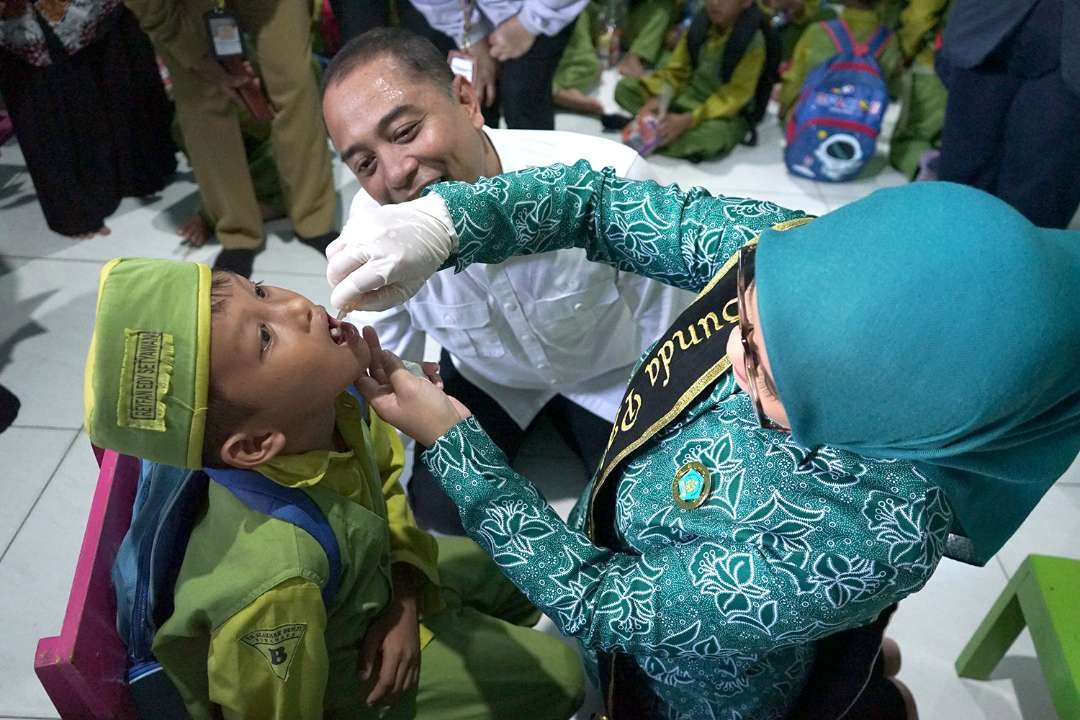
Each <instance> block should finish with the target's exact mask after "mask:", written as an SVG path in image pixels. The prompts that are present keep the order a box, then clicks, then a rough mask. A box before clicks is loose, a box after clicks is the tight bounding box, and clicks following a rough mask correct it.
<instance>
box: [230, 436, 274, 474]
mask: <svg viewBox="0 0 1080 720" xmlns="http://www.w3.org/2000/svg"><path fill="white" fill-rule="evenodd" d="M284 448H285V434H284V433H281V432H277V431H271V432H264V433H251V432H238V433H234V434H232V435H230V436H229V439H228V440H226V441H225V442H224V444H222V446H221V461H222V462H223V463H225V464H226V465H228V466H229V467H234V468H240V469H241V470H251V469H253V468H255V467H258V466H259V465H262V464H263V463H265V462H269V461H270V460H271V459H273V458H274V457H276V456H277V454H278V453H280V452H281V451H282V450H283V449H284Z"/></svg>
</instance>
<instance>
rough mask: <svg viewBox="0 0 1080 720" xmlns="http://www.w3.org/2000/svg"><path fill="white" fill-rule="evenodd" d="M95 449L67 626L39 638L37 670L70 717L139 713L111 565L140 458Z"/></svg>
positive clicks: (116, 719) (120, 719)
mask: <svg viewBox="0 0 1080 720" xmlns="http://www.w3.org/2000/svg"><path fill="white" fill-rule="evenodd" d="M95 454H96V455H97V457H98V464H99V465H100V468H101V469H100V472H99V473H98V481H97V489H96V490H95V491H94V500H93V503H92V504H91V506H90V517H89V519H88V520H87V523H86V532H85V533H84V534H83V542H82V549H81V550H80V551H79V560H78V563H77V564H76V566H75V579H74V580H73V581H72V583H71V594H70V595H69V596H68V604H67V611H66V612H65V614H64V625H63V627H62V629H61V630H60V634H59V635H57V636H56V637H47V638H41V639H40V640H39V641H38V646H37V654H36V656H35V658H34V671H35V672H36V673H37V676H38V680H40V681H41V684H42V686H44V688H45V692H47V693H48V694H49V698H50V699H51V700H52V702H53V705H55V706H56V709H57V710H58V711H59V713H60V717H62V718H65V720H66V719H67V718H78V719H79V720H97V719H98V718H100V719H101V720H105V719H106V718H108V719H109V720H129V719H130V720H134V719H135V718H136V714H135V708H134V706H133V705H132V704H131V699H130V697H129V696H128V690H127V684H126V682H125V674H126V670H127V660H126V654H127V651H126V649H125V648H124V644H123V642H121V640H120V636H119V634H117V631H116V596H115V593H114V592H113V587H112V579H111V572H112V565H113V560H114V559H115V558H116V553H117V551H118V550H119V548H120V542H121V541H122V540H123V539H124V534H125V533H126V532H127V529H128V526H129V525H130V524H131V508H132V505H133V503H134V501H135V489H136V486H137V485H138V481H139V461H138V460H137V459H136V458H133V457H128V456H126V455H117V454H116V453H115V452H113V451H111V450H106V451H104V452H102V451H100V450H98V449H97V448H95Z"/></svg>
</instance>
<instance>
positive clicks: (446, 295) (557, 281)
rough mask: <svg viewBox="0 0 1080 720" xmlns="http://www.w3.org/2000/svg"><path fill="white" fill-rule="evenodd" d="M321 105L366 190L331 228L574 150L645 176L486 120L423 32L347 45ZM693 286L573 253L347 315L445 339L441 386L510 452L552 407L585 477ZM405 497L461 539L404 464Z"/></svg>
mask: <svg viewBox="0 0 1080 720" xmlns="http://www.w3.org/2000/svg"><path fill="white" fill-rule="evenodd" d="M323 115H324V117H325V119H326V126H327V128H328V130H329V132H330V137H331V139H332V140H333V142H334V145H335V147H336V148H337V149H338V151H339V152H340V153H341V157H342V159H343V161H344V162H345V163H346V165H348V167H349V169H350V170H352V172H353V173H354V174H355V175H356V177H357V179H358V180H359V181H360V184H361V186H362V187H363V190H362V191H361V192H360V193H359V194H358V195H357V197H356V199H355V200H354V202H353V205H352V209H351V211H350V220H349V222H348V223H347V224H346V226H345V229H344V231H343V232H342V235H343V237H348V236H349V235H350V232H351V231H352V229H353V228H356V227H357V226H359V225H360V224H362V223H363V222H364V215H365V210H366V209H370V208H372V207H374V206H375V205H386V204H391V203H399V202H404V201H407V200H412V199H414V198H416V197H418V196H419V194H420V192H421V190H423V189H424V188H425V187H427V186H428V185H430V184H431V183H434V182H438V181H440V180H461V181H466V182H473V181H475V180H476V179H477V178H479V177H484V176H492V175H498V174H500V173H503V172H510V171H514V170H522V169H525V168H527V167H532V166H537V165H548V164H550V163H553V162H563V163H573V162H575V161H577V160H580V159H584V160H587V161H588V162H589V163H590V164H591V165H592V166H593V167H596V168H602V167H613V168H614V169H615V171H616V173H617V174H618V175H621V176H623V177H628V178H631V179H637V180H644V179H651V178H652V177H653V176H652V171H651V169H650V168H649V166H648V164H647V163H646V162H645V161H644V160H643V159H642V158H641V157H640V156H638V155H637V154H636V153H635V152H634V151H632V150H630V149H629V148H627V147H625V146H623V145H620V144H618V143H615V142H612V141H610V140H605V139H603V138H597V137H592V136H587V135H577V134H574V133H565V132H555V131H531V130H492V129H490V128H486V127H484V120H483V116H482V114H481V111H480V106H479V102H478V101H477V96H476V92H475V91H474V89H473V87H472V86H471V85H470V84H469V83H468V82H467V81H465V80H464V79H463V78H461V77H455V76H453V75H452V74H451V73H450V70H449V68H448V67H447V64H446V60H445V58H444V57H443V55H442V54H441V53H440V52H439V51H438V50H436V49H435V47H434V46H433V45H432V44H431V43H429V42H428V41H427V40H425V39H423V38H420V37H418V36H416V35H413V34H410V33H408V32H405V31H402V30H395V29H385V28H384V29H379V30H374V31H371V32H369V33H366V34H364V35H361V36H360V37H358V38H357V39H356V40H354V41H352V42H350V43H349V44H348V45H346V46H345V48H343V49H342V50H341V52H339V53H338V55H337V56H336V57H335V58H334V61H333V62H332V63H331V65H330V67H329V68H328V69H327V72H326V75H325V78H324V91H323ZM689 299H690V295H689V294H688V293H686V292H684V291H681V290H676V289H673V288H670V287H667V286H664V285H660V284H658V283H656V282H654V281H651V280H646V279H643V278H641V277H639V276H637V275H633V274H630V273H622V272H618V271H616V270H614V269H612V268H610V267H607V266H603V265H600V264H598V263H590V262H589V261H588V260H587V259H586V258H585V253H584V252H583V251H581V250H560V251H558V252H554V253H546V254H543V255H536V256H532V257H518V258H513V259H511V260H509V261H507V262H504V263H499V264H497V265H482V264H478V265H473V266H471V267H470V268H468V269H467V270H465V271H464V272H462V273H459V274H454V273H453V271H452V270H445V271H443V272H440V273H437V274H436V275H435V276H433V277H432V278H431V280H429V281H428V283H427V285H426V286H425V287H424V288H423V289H422V290H421V291H420V292H419V293H418V294H417V295H416V296H415V297H414V298H413V299H412V300H410V301H409V302H407V303H405V305H404V306H401V307H398V308H395V309H393V310H389V311H385V312H382V313H378V314H368V315H367V317H363V318H357V320H362V321H364V322H368V323H370V324H373V325H374V326H375V328H376V329H377V330H378V332H379V336H380V338H381V339H382V342H383V345H384V346H385V347H387V348H388V349H390V350H393V351H394V352H395V353H397V354H398V355H399V356H402V357H406V358H413V359H419V358H420V357H421V356H422V355H423V352H424V344H425V339H426V337H428V336H430V337H431V338H432V339H433V340H435V341H436V342H437V343H438V344H439V345H440V346H441V347H442V348H443V350H442V357H441V360H440V365H441V373H442V376H443V381H444V383H445V387H446V391H447V392H448V393H449V394H451V395H454V396H455V397H458V398H460V399H461V400H462V402H464V403H465V404H466V405H467V406H468V407H469V408H470V409H471V410H472V412H473V414H474V415H476V416H477V417H478V419H479V420H480V422H481V424H482V425H483V426H484V428H485V429H486V430H487V431H488V432H489V433H490V435H491V436H492V438H493V439H494V441H495V442H496V443H497V444H498V445H499V446H500V447H501V448H502V449H503V451H504V452H506V454H507V456H508V457H509V458H510V459H511V460H513V458H514V456H515V455H516V454H517V451H518V449H519V447H520V446H521V442H522V440H523V439H524V436H525V431H526V429H527V428H528V427H529V425H530V424H531V423H532V422H533V421H534V420H535V419H536V418H537V417H538V416H539V415H540V414H541V413H544V414H546V415H548V416H549V417H550V419H551V420H552V422H553V424H554V425H555V427H556V428H557V429H558V430H559V432H560V433H561V434H562V435H563V437H564V438H565V439H566V440H567V442H568V444H569V445H570V447H571V448H572V449H573V450H574V451H575V452H576V453H577V454H578V456H579V457H581V459H582V461H583V462H584V464H585V467H586V470H587V471H588V472H589V473H590V474H591V473H592V472H593V471H594V470H595V468H596V465H597V464H598V463H599V461H600V457H601V455H602V453H603V450H604V447H605V446H606V444H607V439H608V435H609V434H610V431H611V421H612V419H613V418H614V417H615V412H616V410H617V409H618V405H619V402H620V400H621V399H622V391H623V389H624V388H625V385H626V378H627V377H628V376H629V374H630V370H631V366H632V365H633V363H634V362H635V361H636V360H637V358H638V356H639V355H640V354H641V352H642V351H643V350H644V349H645V348H646V347H647V346H648V344H649V343H651V342H652V341H653V340H655V339H656V338H658V337H659V336H660V335H661V333H662V332H663V331H664V330H666V329H667V327H668V326H669V325H670V324H671V322H672V321H673V320H674V319H675V317H676V316H677V314H678V313H679V311H680V310H682V308H684V307H685V306H686V304H687V303H688V302H689ZM409 496H410V499H411V501H412V503H413V509H414V512H415V514H416V517H417V519H418V520H419V521H420V522H421V524H423V525H425V526H427V527H428V528H431V529H433V530H437V531H439V532H446V533H454V534H462V528H461V523H460V520H459V519H458V513H457V509H456V507H455V506H454V505H453V504H452V503H451V502H450V500H449V499H448V498H447V497H446V495H445V494H444V493H443V491H442V489H441V488H440V487H439V486H438V484H437V483H435V482H434V481H433V479H432V478H431V476H430V475H429V474H428V472H427V470H426V468H424V467H423V465H422V464H420V463H416V469H415V472H414V475H413V477H412V479H411V482H410V484H409Z"/></svg>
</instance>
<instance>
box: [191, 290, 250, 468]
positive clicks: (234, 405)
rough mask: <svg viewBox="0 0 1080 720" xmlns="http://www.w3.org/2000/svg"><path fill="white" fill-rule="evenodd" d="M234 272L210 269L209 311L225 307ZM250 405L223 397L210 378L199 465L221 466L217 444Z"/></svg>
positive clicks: (228, 433)
mask: <svg viewBox="0 0 1080 720" xmlns="http://www.w3.org/2000/svg"><path fill="white" fill-rule="evenodd" d="M234 280H235V276H234V275H233V273H231V272H227V271H225V270H214V274H213V276H212V278H211V281H210V315H211V322H213V315H214V314H215V313H219V312H221V311H222V310H224V309H225V303H226V300H227V299H228V292H226V290H227V289H228V288H231V287H232V284H233V282H234ZM252 411H253V409H252V408H249V407H248V406H246V405H244V404H242V403H238V402H234V401H232V400H229V399H228V398H226V397H225V394H224V393H223V392H222V391H221V388H219V387H218V386H217V385H215V384H214V378H213V377H211V378H210V387H209V388H208V390H207V395H206V431H205V434H204V436H203V450H202V455H203V466H204V467H221V466H222V465H223V463H222V460H221V448H222V447H223V446H224V445H225V441H226V440H228V439H229V436H230V435H232V434H233V433H234V432H236V429H237V428H238V427H240V425H241V424H242V423H243V421H244V419H245V418H246V417H248V416H249V415H251V413H252Z"/></svg>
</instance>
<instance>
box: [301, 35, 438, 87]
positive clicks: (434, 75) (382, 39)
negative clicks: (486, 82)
mask: <svg viewBox="0 0 1080 720" xmlns="http://www.w3.org/2000/svg"><path fill="white" fill-rule="evenodd" d="M383 58H393V59H394V60H396V61H397V63H398V64H399V65H400V66H401V67H403V68H405V69H406V70H408V71H409V73H410V74H411V75H412V77H413V78H414V79H421V80H427V81H428V82H430V83H433V84H434V85H435V86H436V87H438V88H443V89H444V90H446V92H447V93H450V91H451V88H452V87H453V82H454V74H453V73H452V72H450V65H449V64H448V63H447V62H446V56H445V55H443V54H442V53H441V52H439V49H438V48H436V47H435V46H434V45H433V44H432V43H431V41H430V40H428V39H427V38H425V37H421V36H420V35H417V34H416V33H414V32H410V31H408V30H404V29H402V28H393V27H381V28H375V29H374V30H368V31H367V32H366V33H363V34H362V35H359V36H357V37H354V38H353V39H352V40H350V41H349V42H347V43H345V46H344V47H343V48H341V49H340V50H338V52H337V55H335V56H334V59H333V60H331V61H330V65H329V66H327V68H326V72H325V73H323V80H322V94H323V95H324V96H325V95H326V91H327V89H329V88H331V87H333V86H334V85H336V84H338V83H339V82H341V81H342V80H344V79H345V78H346V77H348V76H349V74H350V73H352V72H353V71H354V70H357V69H359V68H361V67H364V66H365V65H367V64H368V63H370V62H372V61H373V60H380V59H383Z"/></svg>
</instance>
